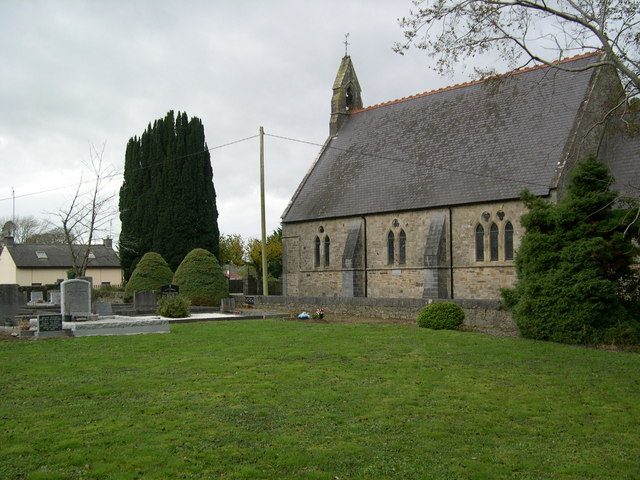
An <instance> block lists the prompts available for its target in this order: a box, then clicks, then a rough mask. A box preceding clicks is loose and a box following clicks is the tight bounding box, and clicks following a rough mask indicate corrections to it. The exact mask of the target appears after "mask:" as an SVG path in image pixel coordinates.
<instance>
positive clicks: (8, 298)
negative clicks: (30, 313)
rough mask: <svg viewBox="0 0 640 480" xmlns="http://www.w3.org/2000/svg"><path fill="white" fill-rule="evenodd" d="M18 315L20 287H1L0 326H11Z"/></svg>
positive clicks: (6, 285) (5, 285)
mask: <svg viewBox="0 0 640 480" xmlns="http://www.w3.org/2000/svg"><path fill="white" fill-rule="evenodd" d="M17 313H18V285H8V284H4V285H0V325H7V324H9V325H11V324H13V319H14V318H15V316H16V315H17Z"/></svg>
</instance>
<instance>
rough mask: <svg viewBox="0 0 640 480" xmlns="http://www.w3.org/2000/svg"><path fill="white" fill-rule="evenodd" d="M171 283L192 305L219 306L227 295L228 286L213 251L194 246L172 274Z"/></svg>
mask: <svg viewBox="0 0 640 480" xmlns="http://www.w3.org/2000/svg"><path fill="white" fill-rule="evenodd" d="M173 283H175V284H176V285H178V286H179V287H180V294H181V295H184V296H185V297H187V298H188V299H189V300H190V301H191V304H192V305H206V306H216V307H218V306H220V303H221V301H222V299H223V298H226V297H228V296H229V286H228V285H227V279H226V278H225V276H224V272H223V271H222V267H221V266H220V264H219V263H218V260H217V259H216V257H215V255H213V253H211V252H209V251H207V250H204V249H203V248H196V249H193V250H191V251H190V252H189V253H188V254H187V256H186V257H184V260H182V263H181V264H180V266H178V269H177V270H176V273H175V275H174V276H173Z"/></svg>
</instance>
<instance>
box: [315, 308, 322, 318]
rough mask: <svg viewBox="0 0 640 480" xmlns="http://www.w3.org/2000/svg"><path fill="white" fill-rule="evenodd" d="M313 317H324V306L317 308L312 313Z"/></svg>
mask: <svg viewBox="0 0 640 480" xmlns="http://www.w3.org/2000/svg"><path fill="white" fill-rule="evenodd" d="M313 318H324V308H319V309H317V310H316V313H314V314H313Z"/></svg>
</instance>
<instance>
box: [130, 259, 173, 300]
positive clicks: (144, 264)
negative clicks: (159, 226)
mask: <svg viewBox="0 0 640 480" xmlns="http://www.w3.org/2000/svg"><path fill="white" fill-rule="evenodd" d="M172 279H173V272H172V271H171V269H170V268H169V264H167V262H165V260H164V258H162V256H161V255H160V254H159V253H155V252H149V253H146V254H145V255H144V256H143V257H142V258H141V259H140V262H138V265H137V266H136V268H135V270H134V271H133V273H132V274H131V278H130V279H129V281H128V282H127V285H126V287H125V289H124V301H125V302H130V301H131V300H132V299H133V294H134V293H135V292H140V291H143V290H159V289H160V287H161V286H162V285H168V284H169V283H171V280H172Z"/></svg>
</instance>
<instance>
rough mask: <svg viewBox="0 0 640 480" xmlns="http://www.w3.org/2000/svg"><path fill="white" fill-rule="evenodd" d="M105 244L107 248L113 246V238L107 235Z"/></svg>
mask: <svg viewBox="0 0 640 480" xmlns="http://www.w3.org/2000/svg"><path fill="white" fill-rule="evenodd" d="M103 244H104V246H105V247H107V248H113V239H111V238H108V237H107V238H105V239H104V240H103Z"/></svg>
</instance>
